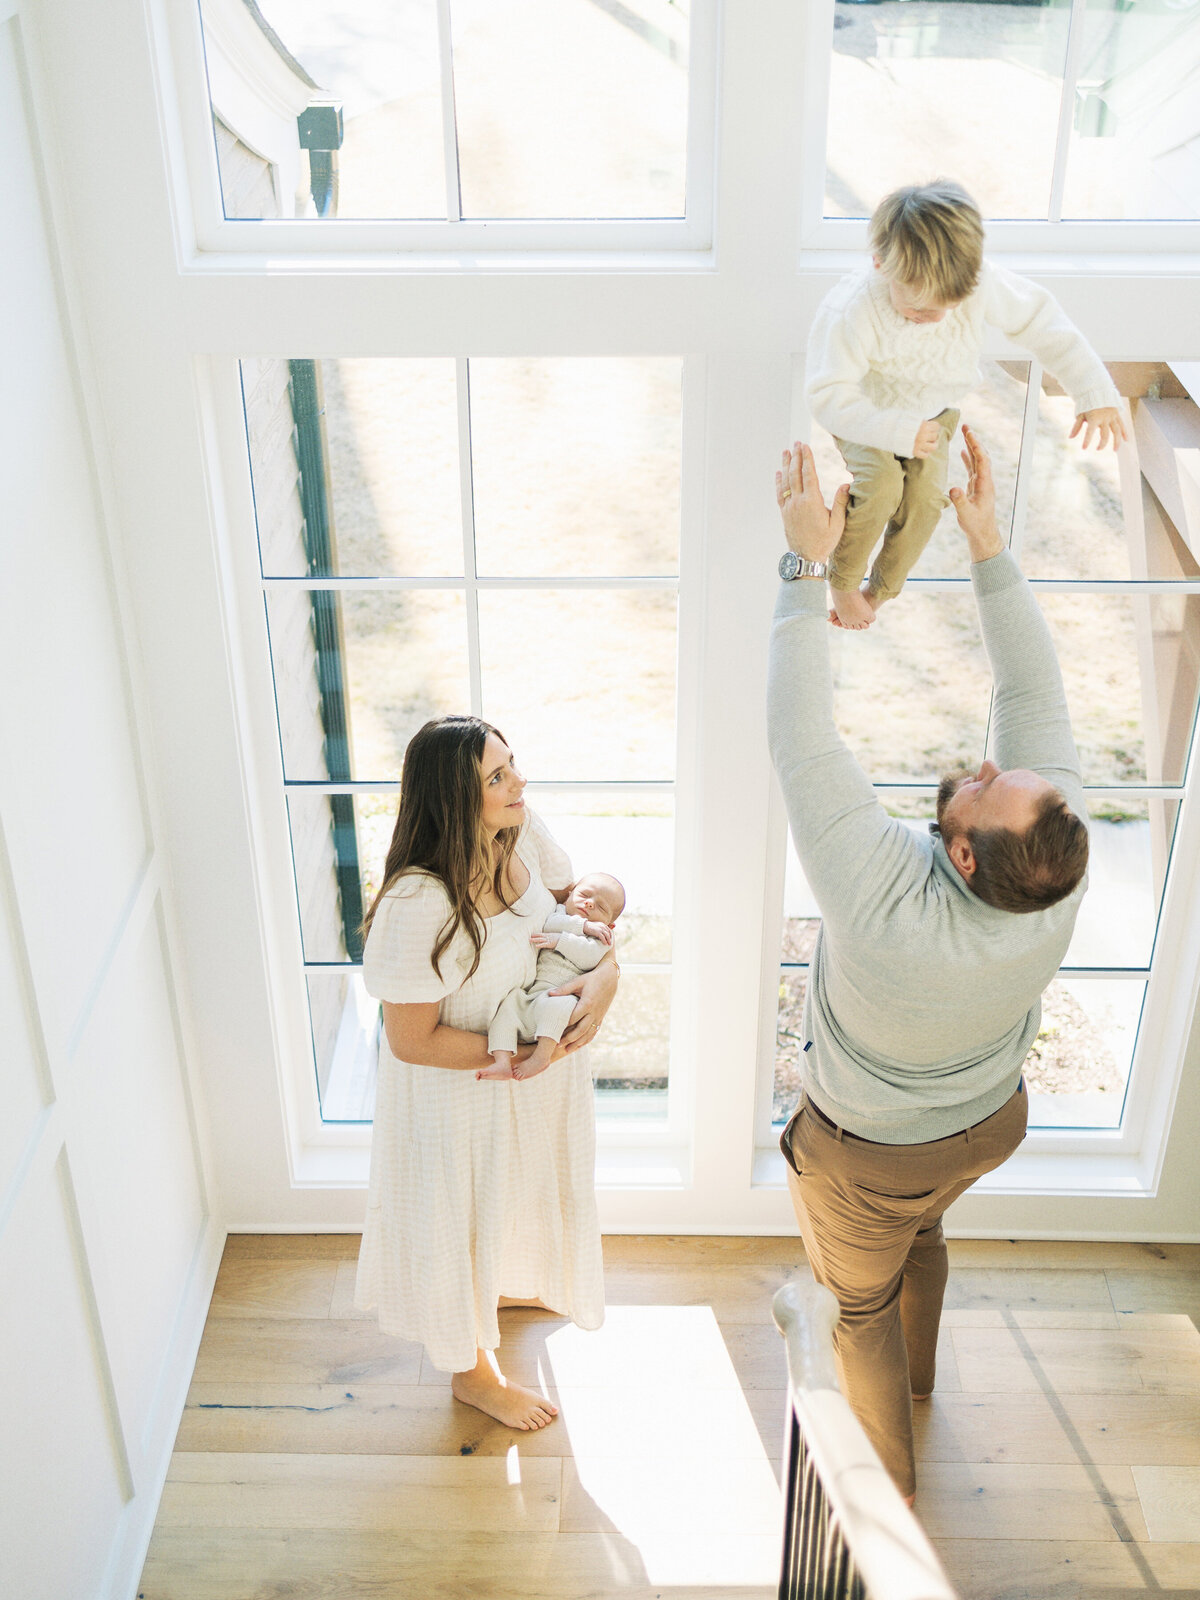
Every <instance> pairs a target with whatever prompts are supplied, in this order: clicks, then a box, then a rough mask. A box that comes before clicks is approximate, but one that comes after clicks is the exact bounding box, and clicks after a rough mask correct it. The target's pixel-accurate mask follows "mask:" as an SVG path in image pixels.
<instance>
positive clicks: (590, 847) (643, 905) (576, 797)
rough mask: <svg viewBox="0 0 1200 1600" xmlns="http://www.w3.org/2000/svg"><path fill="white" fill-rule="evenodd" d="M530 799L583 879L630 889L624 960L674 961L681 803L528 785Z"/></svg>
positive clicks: (623, 926)
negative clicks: (603, 879) (608, 877)
mask: <svg viewBox="0 0 1200 1600" xmlns="http://www.w3.org/2000/svg"><path fill="white" fill-rule="evenodd" d="M526 799H527V801H528V802H529V805H530V806H531V807H532V808H533V810H535V811H536V812H537V813H538V815H539V816H540V817H541V818H542V820H543V821H544V822H545V824H546V826H547V827H548V828H549V829H550V832H551V833H552V834H553V835H554V837H555V838H556V839H557V840H558V842H559V844H560V845H561V846H562V847H563V849H564V850H565V851H566V852H567V854H568V855H569V856H570V858H571V866H572V868H573V870H574V871H575V873H576V874H577V875H578V876H582V875H583V874H584V873H585V872H611V873H612V874H613V876H614V877H617V878H620V880H621V883H622V884H623V886H624V889H625V910H624V911H623V912H622V913H621V918H620V921H619V922H618V923H617V940H616V948H617V958H618V960H619V961H621V962H639V961H647V962H649V961H653V962H660V961H661V962H666V961H670V959H671V905H672V895H673V889H674V876H675V802H674V800H673V799H672V798H671V796H670V795H647V796H645V797H640V796H639V795H638V794H637V792H636V790H634V791H631V792H629V793H626V794H617V795H607V794H595V793H593V794H591V795H589V794H588V792H587V790H582V791H573V792H571V793H567V794H564V793H562V792H561V791H556V790H552V789H549V790H548V789H539V788H538V787H537V785H536V784H530V786H529V788H528V790H527V791H526Z"/></svg>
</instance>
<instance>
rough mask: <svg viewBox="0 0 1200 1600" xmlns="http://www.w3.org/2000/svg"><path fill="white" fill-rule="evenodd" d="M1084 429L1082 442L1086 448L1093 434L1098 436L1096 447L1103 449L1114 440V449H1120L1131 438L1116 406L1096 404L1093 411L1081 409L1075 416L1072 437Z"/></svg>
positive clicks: (1070, 435)
mask: <svg viewBox="0 0 1200 1600" xmlns="http://www.w3.org/2000/svg"><path fill="white" fill-rule="evenodd" d="M1080 428H1082V429H1083V439H1082V440H1081V443H1082V445H1083V448H1084V449H1085V450H1086V449H1087V447H1088V445H1090V444H1091V442H1092V435H1093V433H1094V434H1095V437H1096V449H1097V450H1103V449H1104V447H1105V445H1106V444H1107V443H1108V442H1109V440H1110V439H1111V440H1112V447H1113V449H1114V450H1119V449H1120V448H1121V445H1122V444H1123V443H1124V442H1125V440H1126V439H1128V438H1129V435H1128V434H1127V433H1126V432H1125V423H1124V422H1123V421H1122V419H1121V413H1120V412H1119V411H1118V410H1117V408H1116V406H1096V407H1095V409H1094V410H1092V411H1081V412H1080V413H1079V415H1078V416H1077V417H1076V418H1075V426H1074V427H1073V428H1072V429H1071V432H1070V434H1069V437H1070V438H1072V439H1073V438H1074V437H1075V435H1076V434H1077V433H1078V432H1079V430H1080Z"/></svg>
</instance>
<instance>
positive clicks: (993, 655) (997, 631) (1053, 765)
mask: <svg viewBox="0 0 1200 1600" xmlns="http://www.w3.org/2000/svg"><path fill="white" fill-rule="evenodd" d="M963 438H964V439H965V441H966V445H967V448H966V450H964V451H963V460H964V462H965V463H966V466H967V471H968V473H969V478H968V483H967V488H966V490H965V491H964V490H962V489H951V491H950V498H951V500H952V501H953V503H954V509H955V512H956V513H957V516H958V523H959V527H960V528H961V529H962V531H963V534H964V536H965V537H966V541H967V548H968V550H969V551H970V555H971V583H972V586H973V588H974V590H975V601H976V604H977V605H978V607H979V622H980V628H981V631H982V634H983V643H984V648H985V649H986V650H987V653H988V661H989V662H990V664H991V668H992V677H993V679H994V681H995V686H996V695H995V701H994V704H993V707H992V730H993V740H992V743H993V756H994V759H995V761H996V762H997V764H998V765H999V766H1000V767H1002V768H1003V767H1008V768H1011V767H1027V768H1029V769H1030V770H1032V771H1034V772H1037V773H1040V775H1041V776H1042V777H1043V778H1045V779H1047V780H1048V782H1050V783H1052V784H1054V786H1055V788H1057V789H1058V790H1060V791H1061V793H1062V795H1063V798H1064V799H1065V800H1066V802H1067V804H1068V805H1069V806H1070V808H1071V810H1072V811H1073V812H1074V813H1075V815H1076V816H1077V817H1079V818H1080V819H1081V820H1082V821H1083V822H1086V821H1087V804H1086V801H1085V799H1084V794H1083V779H1082V775H1081V773H1080V769H1079V755H1078V752H1077V751H1076V749H1075V739H1074V737H1073V735H1072V733H1071V720H1070V717H1069V715H1068V713H1067V697H1066V694H1065V692H1064V690H1063V682H1062V672H1061V671H1060V669H1059V665H1058V657H1057V655H1056V654H1055V651H1054V644H1053V641H1052V640H1051V638H1050V630H1049V628H1048V627H1047V626H1046V619H1045V617H1043V615H1042V612H1041V607H1040V606H1039V605H1038V603H1037V600H1036V599H1035V598H1034V595H1033V591H1032V589H1030V587H1029V585H1028V583H1027V582H1026V581H1025V579H1024V577H1022V575H1021V569H1020V568H1019V567H1018V566H1017V563H1016V561H1015V560H1014V559H1013V557H1012V555H1011V554H1010V553H1009V550H1008V547H1007V545H1006V544H1005V542H1004V540H1003V539H1002V538H1001V536H1000V532H999V529H998V528H997V526H996V517H995V491H994V488H993V486H992V473H991V463H990V461H989V460H988V456H987V452H986V451H985V450H984V448H983V446H982V445H981V444H980V443H979V441H978V439H976V437H975V435H974V433H973V432H972V431H971V429H970V428H969V427H967V426H966V424H965V423H964V425H963Z"/></svg>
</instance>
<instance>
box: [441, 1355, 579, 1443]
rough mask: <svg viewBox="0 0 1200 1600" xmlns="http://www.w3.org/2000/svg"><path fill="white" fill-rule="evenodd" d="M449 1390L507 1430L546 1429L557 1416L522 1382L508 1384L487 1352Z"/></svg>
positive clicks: (459, 1374) (552, 1407)
mask: <svg viewBox="0 0 1200 1600" xmlns="http://www.w3.org/2000/svg"><path fill="white" fill-rule="evenodd" d="M450 1391H451V1393H452V1394H453V1395H454V1398H455V1399H456V1400H461V1401H462V1403H463V1404H464V1405H466V1406H474V1407H475V1409H476V1410H477V1411H483V1412H485V1413H486V1414H487V1415H488V1416H489V1417H495V1419H496V1421H497V1422H502V1423H503V1424H504V1426H505V1427H506V1428H517V1429H520V1430H521V1431H522V1432H525V1433H535V1432H536V1431H537V1430H538V1429H539V1428H545V1427H546V1426H548V1424H549V1423H551V1422H553V1421H554V1419H555V1417H556V1416H557V1415H558V1407H557V1406H556V1405H554V1404H553V1402H552V1401H550V1400H547V1399H545V1398H544V1396H542V1395H540V1394H534V1392H533V1390H532V1389H522V1387H521V1385H520V1384H519V1383H509V1381H508V1379H507V1378H506V1377H505V1376H504V1375H503V1373H501V1372H498V1371H497V1370H496V1368H495V1367H494V1366H493V1365H492V1363H491V1361H490V1359H489V1357H488V1354H487V1351H486V1350H481V1351H480V1352H479V1360H478V1361H477V1362H476V1363H475V1367H474V1370H473V1371H471V1372H456V1373H454V1374H453V1376H452V1377H451V1379H450Z"/></svg>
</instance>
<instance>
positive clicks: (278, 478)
mask: <svg viewBox="0 0 1200 1600" xmlns="http://www.w3.org/2000/svg"><path fill="white" fill-rule="evenodd" d="M242 371H243V394H244V400H245V409H246V419H247V428H248V439H249V446H250V456H251V468H252V473H253V479H254V492H255V509H256V516H257V522H258V532H259V552H260V562H261V573H262V584H263V591H264V600H265V608H266V622H267V629H268V634H269V639H270V648H271V659H272V665H273V676H274V684H275V699H276V709H277V714H278V723H279V736H280V746H281V753H282V765H283V775H284V785H285V790H286V795H287V808H288V820H289V825H290V835H291V845H292V858H293V865H294V871H295V881H296V894H297V902H298V908H299V916H300V926H301V934H302V943H303V956H304V966H305V976H306V981H307V987H308V997H309V1010H310V1018H311V1024H312V1035H313V1052H314V1063H315V1070H316V1079H317V1085H318V1090H319V1094H320V1102H321V1112H322V1117H323V1118H324V1120H325V1121H327V1122H329V1121H347V1120H348V1121H355V1120H366V1119H369V1117H370V1115H371V1108H372V1103H373V1093H374V1065H375V1059H376V1053H377V1049H378V1030H379V1017H378V1008H377V1007H376V1006H375V1005H373V1004H372V1003H371V1002H370V1001H369V1000H368V999H367V997H366V995H365V993H364V991H363V989H362V985H361V980H360V978H359V975H358V974H359V970H360V967H359V964H360V962H361V955H362V941H361V936H360V933H359V925H360V923H361V920H362V913H363V908H364V906H366V905H368V904H369V903H370V900H371V898H372V896H373V895H374V894H375V893H376V891H377V890H378V888H379V886H380V882H381V878H382V870H383V862H384V858H385V856H386V854H387V847H388V841H389V839H390V836H391V829H392V823H393V820H394V816H395V810H396V791H397V788H398V780H399V777H400V772H401V767H402V764H403V759H404V750H405V747H406V745H407V743H408V740H409V739H410V738H411V736H412V735H413V733H414V732H415V731H416V730H417V729H418V728H419V727H420V726H421V724H422V723H424V722H425V721H427V720H428V719H429V718H430V717H434V716H439V715H443V714H446V713H449V712H462V711H473V712H474V713H475V714H477V715H482V716H484V717H486V718H487V719H488V720H489V721H491V722H494V723H495V724H497V725H498V726H499V727H500V728H501V730H502V731H503V733H504V735H505V737H506V738H507V739H508V740H509V742H510V745H511V747H512V749H513V751H514V752H515V754H516V756H517V759H518V763H519V765H520V766H521V768H522V770H523V772H524V773H525V775H526V777H527V778H528V779H529V782H530V790H529V796H530V800H531V803H532V805H533V806H534V808H535V809H537V810H539V811H540V812H542V813H543V814H544V815H545V817H546V819H547V821H548V822H549V824H550V826H551V829H552V831H553V832H554V833H555V835H556V837H558V839H559V841H560V842H561V843H562V844H563V846H564V847H565V848H566V850H567V851H568V854H570V856H571V857H572V860H573V862H574V864H575V866H576V869H577V870H578V871H580V872H582V871H586V870H589V869H593V870H595V869H600V870H605V871H610V872H613V873H615V874H616V876H617V877H619V878H620V879H621V880H622V881H623V882H624V883H625V884H626V886H627V891H628V905H627V909H626V912H625V914H624V916H623V917H622V920H621V923H620V926H619V942H618V948H619V954H620V958H621V963H622V969H623V973H624V982H623V983H622V986H621V991H620V997H619V1001H618V1004H617V1006H616V1007H615V1008H614V1011H613V1015H612V1019H611V1022H610V1025H609V1026H608V1027H607V1028H606V1030H605V1038H604V1043H603V1046H602V1047H600V1048H598V1049H595V1050H593V1052H592V1060H593V1067H594V1071H595V1075H596V1078H597V1080H598V1083H599V1086H600V1088H601V1090H602V1100H603V1104H604V1106H605V1109H606V1110H609V1111H614V1112H615V1111H619V1112H620V1113H621V1114H623V1115H630V1116H636V1117H637V1118H639V1119H644V1118H645V1117H647V1116H655V1115H658V1116H662V1115H664V1114H665V1111H666V1091H667V1085H668V1057H669V1018H670V1009H671V1008H670V973H671V911H672V876H673V861H674V849H675V846H674V778H675V662H676V589H677V586H678V572H679V524H680V506H679V483H680V446H681V384H682V364H681V362H679V361H678V360H674V359H665V358H658V359H652V360H651V359H641V360H633V359H613V358H597V359H590V360H589V359H569V358H556V359H533V358H525V359H506V358H505V359H502V358H492V359H483V360H479V361H474V360H472V361H457V362H456V361H454V360H452V359H441V360H428V361H421V360H390V361H389V360H380V359H367V360H325V361H320V362H316V361H311V360H292V361H287V362H284V361H261V360H260V361H246V362H244V363H243V368H242Z"/></svg>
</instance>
